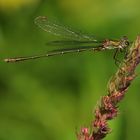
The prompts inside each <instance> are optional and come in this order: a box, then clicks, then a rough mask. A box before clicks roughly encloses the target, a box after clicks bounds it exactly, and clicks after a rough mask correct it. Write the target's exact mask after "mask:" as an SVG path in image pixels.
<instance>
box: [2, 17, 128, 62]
mask: <svg viewBox="0 0 140 140" xmlns="http://www.w3.org/2000/svg"><path fill="white" fill-rule="evenodd" d="M35 24H36V25H38V26H39V27H40V28H41V29H43V30H44V31H46V32H49V33H52V34H54V35H57V36H61V37H63V38H65V40H58V41H52V42H49V43H48V44H49V45H59V46H66V45H67V46H68V45H69V46H76V47H75V48H64V49H58V50H52V51H49V52H47V53H45V54H41V55H34V56H27V57H15V58H6V59H4V61H5V62H19V61H24V60H30V59H38V58H43V57H49V56H54V55H61V54H66V53H72V52H83V51H102V50H109V49H110V50H111V49H116V50H117V51H118V50H124V49H126V48H128V46H129V41H128V39H127V37H122V38H121V39H119V40H113V39H104V40H102V41H98V40H96V39H94V38H93V37H92V36H89V35H86V34H82V33H78V32H75V31H73V30H71V29H69V28H67V27H65V26H62V25H59V24H56V23H54V22H51V21H49V20H48V19H47V17H46V16H39V17H37V18H36V19H35Z"/></svg>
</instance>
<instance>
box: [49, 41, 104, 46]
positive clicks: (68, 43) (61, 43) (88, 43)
mask: <svg viewBox="0 0 140 140" xmlns="http://www.w3.org/2000/svg"><path fill="white" fill-rule="evenodd" d="M102 43H103V41H96V42H95V41H92V40H88V41H86V40H84V41H83V40H82V41H79V40H55V41H50V42H47V43H46V45H49V46H50V45H51V46H81V47H84V46H95V45H100V44H102Z"/></svg>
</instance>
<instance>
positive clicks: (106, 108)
mask: <svg viewBox="0 0 140 140" xmlns="http://www.w3.org/2000/svg"><path fill="white" fill-rule="evenodd" d="M139 63H140V36H138V37H137V39H136V41H135V42H134V43H133V44H132V46H131V47H130V49H129V53H128V54H127V56H126V57H125V58H124V60H123V62H122V64H121V65H120V67H119V69H118V71H117V72H116V74H115V75H114V76H113V77H112V78H111V80H110V81H109V84H108V95H106V96H103V97H102V98H101V101H100V105H98V106H97V107H96V109H95V120H94V121H93V124H92V132H90V130H89V128H82V129H81V132H80V133H79V134H78V140H101V139H103V138H104V137H105V136H106V135H107V134H108V133H110V131H111V129H110V128H109V126H108V120H112V119H114V118H115V117H116V116H117V115H118V103H119V102H120V101H121V100H122V99H123V97H124V95H125V93H126V91H127V90H128V87H129V86H130V85H131V82H132V80H134V79H135V77H136V74H135V69H136V67H137V65H138V64H139Z"/></svg>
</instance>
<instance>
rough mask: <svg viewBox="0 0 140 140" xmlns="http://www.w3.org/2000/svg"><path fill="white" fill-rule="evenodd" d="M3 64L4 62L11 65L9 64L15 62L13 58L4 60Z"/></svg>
mask: <svg viewBox="0 0 140 140" xmlns="http://www.w3.org/2000/svg"><path fill="white" fill-rule="evenodd" d="M3 61H4V62H6V63H9V62H10V63H11V62H16V60H15V59H13V58H6V59H4V60H3Z"/></svg>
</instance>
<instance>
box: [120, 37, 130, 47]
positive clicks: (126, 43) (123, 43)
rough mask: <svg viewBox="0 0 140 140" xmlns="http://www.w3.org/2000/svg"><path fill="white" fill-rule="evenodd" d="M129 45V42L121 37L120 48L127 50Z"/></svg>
mask: <svg viewBox="0 0 140 140" xmlns="http://www.w3.org/2000/svg"><path fill="white" fill-rule="evenodd" d="M129 44H130V42H129V40H128V38H127V37H126V36H123V37H122V38H121V41H120V47H121V48H122V49H124V48H127V47H128V46H129Z"/></svg>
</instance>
